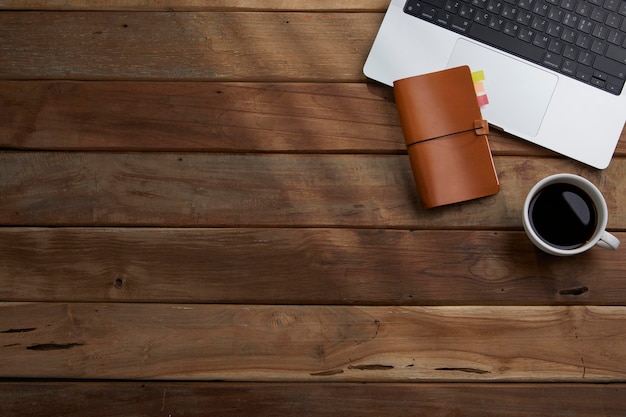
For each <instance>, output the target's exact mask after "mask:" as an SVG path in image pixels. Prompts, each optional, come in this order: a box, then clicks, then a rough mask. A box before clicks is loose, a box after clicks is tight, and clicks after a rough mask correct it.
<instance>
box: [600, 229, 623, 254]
mask: <svg viewBox="0 0 626 417" xmlns="http://www.w3.org/2000/svg"><path fill="white" fill-rule="evenodd" d="M598 246H600V247H601V248H604V249H611V250H616V249H617V248H619V239H618V238H616V237H615V236H613V235H612V234H610V233H609V232H607V231H604V233H602V236H600V240H598Z"/></svg>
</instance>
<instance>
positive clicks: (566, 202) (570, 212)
mask: <svg viewBox="0 0 626 417" xmlns="http://www.w3.org/2000/svg"><path fill="white" fill-rule="evenodd" d="M528 210H529V217H530V222H531V225H532V227H533V229H535V232H536V233H537V234H538V235H539V237H540V238H541V239H543V240H544V241H545V242H547V243H548V244H550V245H552V246H555V247H557V248H560V249H574V248H577V247H580V246H582V245H584V244H585V243H587V241H588V240H589V239H591V237H592V236H593V232H594V231H595V229H596V221H597V217H598V215H597V213H596V207H595V205H594V204H593V201H592V200H591V197H589V195H588V194H587V193H586V192H584V191H583V190H581V189H580V188H578V187H576V186H575V185H571V184H551V185H548V186H546V187H545V188H543V189H541V190H540V191H539V193H537V195H536V196H535V197H534V198H533V199H532V201H531V202H530V207H529V209H528Z"/></svg>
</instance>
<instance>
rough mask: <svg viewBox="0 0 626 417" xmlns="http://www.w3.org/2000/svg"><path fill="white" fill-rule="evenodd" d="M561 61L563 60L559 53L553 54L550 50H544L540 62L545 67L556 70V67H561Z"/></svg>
mask: <svg viewBox="0 0 626 417" xmlns="http://www.w3.org/2000/svg"><path fill="white" fill-rule="evenodd" d="M562 62H563V57H561V56H560V55H557V54H554V53H552V52H546V54H545V56H544V57H543V61H542V63H543V64H544V65H545V66H546V67H548V68H551V69H553V70H555V71H558V69H559V68H561V63H562Z"/></svg>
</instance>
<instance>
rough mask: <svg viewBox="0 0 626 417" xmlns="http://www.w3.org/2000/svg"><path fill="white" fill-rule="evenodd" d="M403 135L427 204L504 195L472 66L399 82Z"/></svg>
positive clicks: (395, 93)
mask: <svg viewBox="0 0 626 417" xmlns="http://www.w3.org/2000/svg"><path fill="white" fill-rule="evenodd" d="M394 95H395V99H396V106H397V108H398V114H399V116H400V123H401V125H402V132H403V134H404V140H405V142H406V145H407V151H408V154H409V159H410V162H411V169H412V170H413V177H414V178H415V183H416V185H417V191H418V193H419V197H420V200H421V202H422V205H423V206H424V207H425V208H432V207H436V206H441V205H444V204H452V203H458V202H461V201H467V200H472V199H475V198H479V197H485V196H488V195H492V194H495V193H497V192H498V190H499V182H498V176H497V173H496V169H495V166H494V164H493V158H492V157H491V149H490V148H489V142H488V141H487V134H488V133H489V131H488V125H487V122H486V121H484V120H483V119H482V115H481V113H480V107H478V102H477V99H476V92H475V90H474V83H473V81H472V74H471V72H470V69H469V67H467V66H463V67H456V68H451V69H447V70H443V71H439V72H434V73H430V74H425V75H419V76H415V77H410V78H404V79H401V80H397V81H395V82H394Z"/></svg>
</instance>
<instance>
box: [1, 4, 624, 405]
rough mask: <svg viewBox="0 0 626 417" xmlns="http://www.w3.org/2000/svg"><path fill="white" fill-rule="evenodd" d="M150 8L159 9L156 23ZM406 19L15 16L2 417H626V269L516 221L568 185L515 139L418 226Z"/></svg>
mask: <svg viewBox="0 0 626 417" xmlns="http://www.w3.org/2000/svg"><path fill="white" fill-rule="evenodd" d="M151 4H152V5H151ZM385 8H386V1H385V0H360V1H355V0H318V1H313V2H311V1H303V0H291V1H281V0H266V1H258V2H254V1H244V0H239V1H236V0H233V1H226V0H206V1H200V0H162V1H154V2H147V1H143V0H127V1H114V0H93V1H81V0H51V1H43V0H28V1H26V0H0V9H1V10H2V12H0V146H1V147H2V148H3V150H2V151H1V152H0V196H1V197H0V198H1V203H0V222H1V226H2V227H0V300H1V301H2V303H0V377H2V378H3V379H2V380H1V381H0V411H2V415H3V416H4V415H7V416H12V415H32V416H35V415H42V416H51V415H64V416H83V415H89V416H108V415H111V416H116V415H127V416H130V415H133V416H144V415H145V416H148V415H150V416H157V415H163V416H170V415H171V416H179V415H186V416H201V415H211V416H213V415H215V416H242V415H260V416H277V415H284V416H287V415H297V416H355V415H371V416H406V415H416V416H429V417H433V416H435V417H436V416H470V417H472V416H476V417H484V416H498V417H503V416H506V417H509V416H530V415H532V416H624V415H626V384H625V382H626V307H625V306H626V257H625V256H624V248H623V247H622V248H620V249H619V250H618V251H617V252H610V251H605V250H602V249H599V248H594V249H592V250H591V251H589V252H587V253H586V254H583V255H581V256H577V257H573V258H568V259H562V258H556V257H551V256H548V255H544V254H542V253H540V252H538V251H537V250H535V249H534V247H533V246H532V244H531V243H530V241H529V240H528V239H527V238H526V236H525V235H524V233H523V231H522V227H521V207H522V203H523V199H524V197H525V194H526V193H527V191H528V190H529V189H530V187H531V186H532V185H533V184H534V183H535V182H536V181H538V180H539V179H541V178H543V177H544V176H547V175H548V174H552V173H556V172H572V173H577V174H580V175H583V176H585V177H587V178H589V179H590V180H591V181H593V182H594V183H595V184H597V185H598V187H599V188H600V189H601V190H602V191H603V192H604V193H605V195H606V198H607V202H608V206H609V211H610V219H609V230H611V231H612V232H613V233H614V234H615V235H616V236H617V237H619V238H620V239H621V240H622V242H626V140H625V136H626V135H625V134H622V138H621V141H620V143H619V146H618V148H617V151H616V154H615V157H614V159H613V161H612V163H611V165H610V167H609V168H608V169H606V170H603V171H598V170H595V169H593V168H589V167H587V166H584V165H582V164H579V163H576V162H574V161H571V160H568V159H565V158H562V157H559V156H558V155H556V154H553V153H551V152H548V151H545V150H543V149H541V148H539V147H536V146H532V145H529V144H527V143H525V142H523V141H521V140H518V139H515V138H512V137H510V136H507V135H503V134H498V133H493V134H492V135H491V136H490V143H491V146H492V150H493V153H494V159H495V164H496V167H497V170H498V174H499V178H500V181H501V191H500V193H499V194H497V195H496V196H493V197H488V198H484V199H480V200H477V201H472V202H468V203H463V204H458V205H453V206H448V207H444V208H439V209H433V210H431V211H425V210H424V209H422V208H421V206H420V203H419V199H418V197H417V193H416V189H415V186H414V183H413V179H412V176H411V172H410V167H409V164H408V157H407V155H406V152H405V148H404V144H403V139H402V133H401V129H400V126H399V123H398V119H397V114H396V109H395V105H394V102H393V95H392V91H391V90H390V89H389V88H388V87H384V86H381V85H378V84H375V83H372V82H368V81H367V80H366V79H365V78H364V76H363V75H362V72H361V68H362V65H363V63H364V61H365V57H366V55H367V53H368V51H369V48H370V46H371V44H372V41H373V39H374V36H375V34H376V31H377V28H378V26H379V24H380V22H381V19H382V15H383V12H384V10H385Z"/></svg>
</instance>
